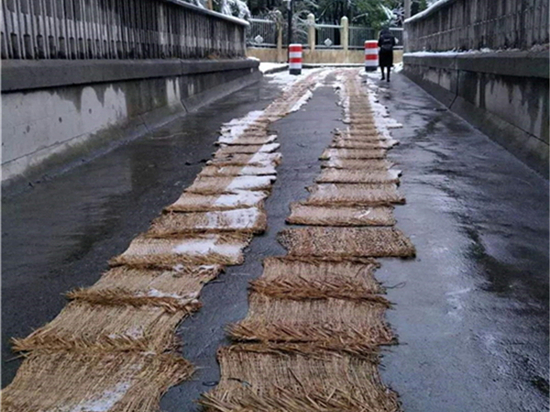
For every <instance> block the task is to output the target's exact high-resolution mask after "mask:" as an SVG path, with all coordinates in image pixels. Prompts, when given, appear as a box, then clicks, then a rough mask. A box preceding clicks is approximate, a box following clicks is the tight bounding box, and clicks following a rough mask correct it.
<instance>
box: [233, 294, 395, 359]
mask: <svg viewBox="0 0 550 412" xmlns="http://www.w3.org/2000/svg"><path fill="white" fill-rule="evenodd" d="M386 308H387V305H385V304H382V303H378V302H372V301H368V300H349V299H334V298H324V299H302V300H295V299H278V298H272V297H269V296H265V295H261V294H259V293H254V292H253V293H251V294H250V297H249V311H248V315H247V316H246V318H245V319H244V320H242V321H240V322H238V323H236V324H232V325H230V326H229V328H228V330H229V334H230V336H231V337H232V338H233V339H236V340H242V341H271V342H309V343H312V344H315V345H319V346H320V347H321V348H330V349H334V350H344V349H345V348H346V347H349V349H351V350H353V349H355V350H357V351H360V350H361V348H368V350H371V347H372V346H373V345H384V344H392V343H394V340H395V338H394V336H393V334H392V332H391V330H390V329H389V328H388V326H387V324H386V323H385V321H384V313H385V311H386Z"/></svg>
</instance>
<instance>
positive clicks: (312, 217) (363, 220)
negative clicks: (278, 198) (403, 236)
mask: <svg viewBox="0 0 550 412" xmlns="http://www.w3.org/2000/svg"><path fill="white" fill-rule="evenodd" d="M290 207H291V213H290V216H289V217H288V218H287V219H286V221H287V223H290V224H295V225H311V226H393V225H395V219H394V217H393V213H392V211H393V208H392V207H389V206H375V207H345V206H344V207H330V206H311V205H307V204H301V203H294V204H292V205H291V206H290Z"/></svg>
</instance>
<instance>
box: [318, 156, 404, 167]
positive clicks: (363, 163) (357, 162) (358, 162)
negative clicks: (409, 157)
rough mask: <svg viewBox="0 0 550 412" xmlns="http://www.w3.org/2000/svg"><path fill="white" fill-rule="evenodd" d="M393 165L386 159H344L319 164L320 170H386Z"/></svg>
mask: <svg viewBox="0 0 550 412" xmlns="http://www.w3.org/2000/svg"><path fill="white" fill-rule="evenodd" d="M392 166H394V164H393V163H392V162H390V161H388V160H386V159H368V160H365V159H345V158H334V159H329V160H326V161H324V162H323V163H321V168H323V169H326V168H332V169H353V170H358V169H361V170H388V169H389V168H391V167H392Z"/></svg>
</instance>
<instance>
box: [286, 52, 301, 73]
mask: <svg viewBox="0 0 550 412" xmlns="http://www.w3.org/2000/svg"><path fill="white" fill-rule="evenodd" d="M288 68H289V69H290V70H289V73H290V74H296V75H297V74H302V45H301V44H291V45H289V46H288Z"/></svg>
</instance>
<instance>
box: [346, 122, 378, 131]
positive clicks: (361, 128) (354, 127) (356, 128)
mask: <svg viewBox="0 0 550 412" xmlns="http://www.w3.org/2000/svg"><path fill="white" fill-rule="evenodd" d="M350 130H351V131H352V132H365V133H369V132H377V131H378V129H377V128H376V126H374V125H372V124H364V125H363V124H352V125H351V126H350Z"/></svg>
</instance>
